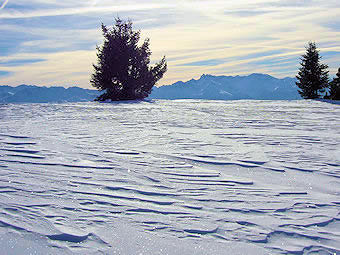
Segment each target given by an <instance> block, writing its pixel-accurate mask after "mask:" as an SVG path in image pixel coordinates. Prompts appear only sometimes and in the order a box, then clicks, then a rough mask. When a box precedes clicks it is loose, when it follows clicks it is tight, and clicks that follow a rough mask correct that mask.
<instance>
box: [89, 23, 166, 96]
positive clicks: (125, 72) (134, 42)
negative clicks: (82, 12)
mask: <svg viewBox="0 0 340 255" xmlns="http://www.w3.org/2000/svg"><path fill="white" fill-rule="evenodd" d="M102 32H103V36H104V43H103V45H102V46H101V47H99V46H97V57H98V62H97V64H94V65H93V68H94V73H93V74H92V76H91V81H90V82H91V85H92V86H93V87H95V88H97V89H98V90H100V91H105V92H104V93H103V94H102V95H101V96H99V97H98V98H97V99H96V100H97V101H105V100H107V99H111V100H113V101H120V100H135V99H144V98H145V97H147V96H148V95H149V94H150V93H151V90H152V87H153V86H154V85H155V84H156V82H157V81H158V80H160V79H161V78H162V77H163V75H164V73H165V72H166V71H167V63H166V60H165V56H164V57H163V58H162V60H161V61H160V62H158V63H156V64H155V65H154V66H152V67H151V66H150V56H151V51H150V49H149V44H150V40H149V39H148V38H147V39H145V41H144V42H143V44H142V45H141V46H139V45H138V42H139V40H140V31H134V30H133V29H132V22H131V21H123V20H121V19H120V18H116V19H115V24H114V26H113V27H112V28H108V27H107V26H105V25H104V24H102Z"/></svg>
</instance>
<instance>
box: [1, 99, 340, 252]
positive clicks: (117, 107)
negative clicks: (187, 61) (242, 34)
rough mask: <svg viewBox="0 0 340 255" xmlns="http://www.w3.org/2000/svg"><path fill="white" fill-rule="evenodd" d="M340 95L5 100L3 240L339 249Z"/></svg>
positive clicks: (14, 248)
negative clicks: (339, 99)
mask: <svg viewBox="0 0 340 255" xmlns="http://www.w3.org/2000/svg"><path fill="white" fill-rule="evenodd" d="M339 119H340V108H339V106H338V105H335V104H329V103H326V102H320V101H315V100H313V101H311V100H297V101H257V100H238V101H207V100H151V102H146V101H144V102H143V101H141V102H138V103H137V102H135V103H134V102H129V103H126V102H125V103H98V102H90V103H68V104H0V247H1V250H0V254H11V255H16V254H20V255H26V254H27V255H28V254H37V255H40V254H132V255H135V254H170V255H172V254H183V255H187V254H189V255H206V254H214V255H224V254H233V255H234V254H236V255H241V254H255V255H256V254H261V255H262V254H339V253H340V214H339V212H340V157H339V155H340V130H339V126H340V123H339Z"/></svg>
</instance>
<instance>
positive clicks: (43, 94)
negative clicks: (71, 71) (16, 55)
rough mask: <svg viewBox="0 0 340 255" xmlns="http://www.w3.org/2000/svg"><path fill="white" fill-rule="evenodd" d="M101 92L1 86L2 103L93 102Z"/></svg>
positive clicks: (74, 88)
mask: <svg viewBox="0 0 340 255" xmlns="http://www.w3.org/2000/svg"><path fill="white" fill-rule="evenodd" d="M99 94H100V92H98V91H97V90H90V89H82V88H78V87H71V88H67V89H66V88H64V87H49V88H47V87H38V86H32V85H20V86H17V87H10V86H0V103H62V102H86V101H93V100H94V99H95V98H96V97H97V96H98V95H99Z"/></svg>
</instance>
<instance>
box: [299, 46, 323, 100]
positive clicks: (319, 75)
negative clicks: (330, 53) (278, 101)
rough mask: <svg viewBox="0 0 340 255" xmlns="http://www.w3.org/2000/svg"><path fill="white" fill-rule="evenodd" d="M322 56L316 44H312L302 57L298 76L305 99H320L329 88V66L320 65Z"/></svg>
mask: <svg viewBox="0 0 340 255" xmlns="http://www.w3.org/2000/svg"><path fill="white" fill-rule="evenodd" d="M320 59H321V56H320V55H319V51H318V50H317V48H316V45H315V43H313V42H310V43H309V44H308V46H307V47H306V53H305V54H304V55H302V57H301V62H300V64H301V67H300V68H299V72H298V74H297V76H296V78H297V80H298V81H297V82H296V85H297V86H298V87H299V88H300V90H299V93H300V95H301V96H302V97H303V98H305V99H314V98H320V96H321V94H322V93H324V92H325V88H327V87H328V82H329V78H328V71H327V68H328V66H327V65H325V64H321V63H320Z"/></svg>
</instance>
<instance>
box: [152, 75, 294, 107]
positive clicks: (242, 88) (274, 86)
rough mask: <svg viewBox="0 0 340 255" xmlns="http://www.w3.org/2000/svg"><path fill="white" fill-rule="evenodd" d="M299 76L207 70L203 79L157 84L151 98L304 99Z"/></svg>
mask: <svg viewBox="0 0 340 255" xmlns="http://www.w3.org/2000/svg"><path fill="white" fill-rule="evenodd" d="M295 81H296V80H295V78H290V77H285V78H282V79H279V78H275V77H273V76H271V75H268V74H260V73H253V74H250V75H248V76H239V75H237V76H223V75H221V76H214V75H209V74H203V75H202V76H201V77H200V78H199V79H197V80H195V79H191V80H189V81H187V82H183V81H179V82H176V83H174V84H172V85H168V86H161V87H159V88H155V89H154V90H153V92H152V93H151V95H150V98H155V99H156V98H157V99H211V100H239V99H257V100H296V99H301V97H300V95H299V93H298V88H297V86H296V84H295Z"/></svg>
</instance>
